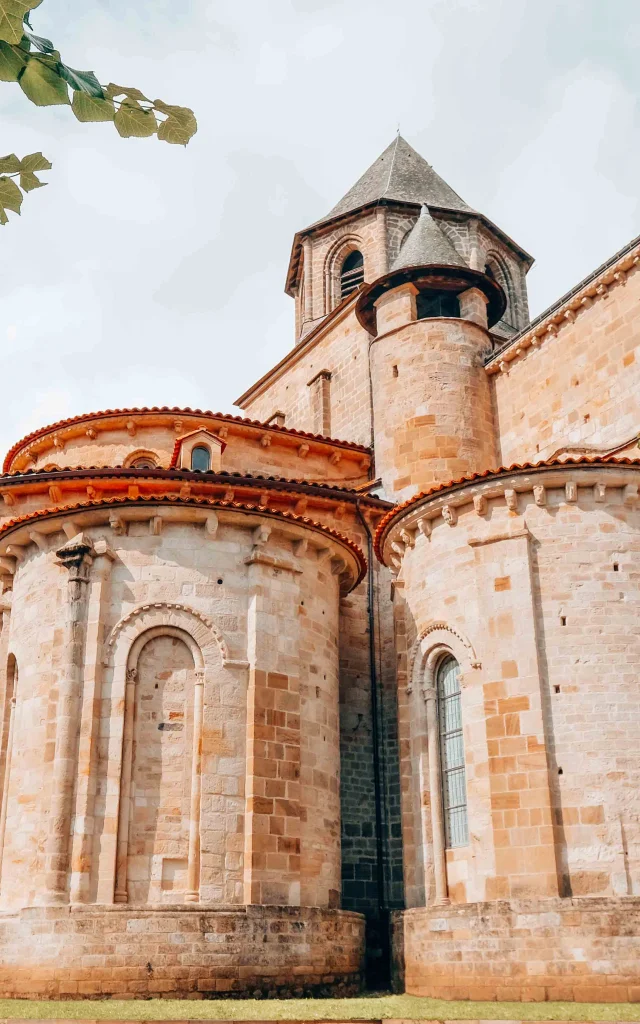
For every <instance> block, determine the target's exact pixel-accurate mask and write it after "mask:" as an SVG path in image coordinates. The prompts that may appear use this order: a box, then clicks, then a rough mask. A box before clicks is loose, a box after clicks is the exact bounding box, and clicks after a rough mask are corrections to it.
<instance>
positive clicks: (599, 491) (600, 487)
mask: <svg viewBox="0 0 640 1024" xmlns="http://www.w3.org/2000/svg"><path fill="white" fill-rule="evenodd" d="M593 500H594V501H597V502H598V503H602V502H603V501H606V500H607V485H606V484H603V483H602V481H600V480H598V481H597V483H595V484H594V485H593Z"/></svg>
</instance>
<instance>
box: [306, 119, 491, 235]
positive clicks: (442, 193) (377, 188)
mask: <svg viewBox="0 0 640 1024" xmlns="http://www.w3.org/2000/svg"><path fill="white" fill-rule="evenodd" d="M382 199H386V200H391V201H393V200H395V201H397V202H401V203H414V204H416V205H417V204H422V203H427V204H428V205H429V206H434V207H437V208H438V209H442V210H457V211H459V212H461V213H473V212H475V211H474V210H473V209H472V207H470V206H467V204H466V203H465V201H464V200H463V199H461V198H460V196H459V195H458V194H457V193H456V192H454V191H453V189H452V188H451V187H450V186H449V185H447V183H446V181H444V180H443V179H442V178H441V177H440V175H439V174H436V172H435V171H434V169H433V167H432V166H431V165H430V164H428V163H427V161H426V160H425V159H424V158H423V157H421V156H420V154H419V153H416V151H415V149H414V148H413V147H412V146H410V145H409V143H408V142H407V141H406V140H405V139H403V138H402V136H401V135H398V136H396V138H395V139H394V140H393V142H392V143H391V145H390V146H387V148H386V149H385V151H384V153H382V154H381V155H380V156H379V157H378V159H377V160H376V161H375V162H374V163H372V164H371V167H370V168H369V169H368V170H367V171H365V172H364V174H363V175H362V177H361V178H360V179H359V180H358V181H357V182H356V183H355V185H354V186H353V188H350V189H349V191H348V192H347V194H346V195H345V196H343V197H342V199H341V200H340V202H339V203H338V204H337V205H336V206H334V207H333V209H332V210H331V211H330V212H329V213H328V214H327V215H326V217H323V218H322V220H320V221H318V222H317V223H318V224H322V223H324V222H325V221H330V220H333V219H334V218H335V217H340V216H342V215H343V214H345V213H351V212H353V211H354V210H358V209H360V207H362V206H366V205H367V204H369V203H374V202H378V201H379V200H382Z"/></svg>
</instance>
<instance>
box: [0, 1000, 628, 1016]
mask: <svg viewBox="0 0 640 1024" xmlns="http://www.w3.org/2000/svg"><path fill="white" fill-rule="evenodd" d="M0 1018H21V1019H23V1020H28V1019H29V1018H31V1019H34V1018H37V1019H40V1020H42V1019H48V1020H55V1019H58V1020H59V1019H61V1018H74V1019H77V1020H82V1019H87V1018H88V1019H90V1020H114V1019H117V1020H132V1021H133V1020H135V1021H138V1020H140V1021H144V1020H147V1021H148V1020H172V1021H175V1020H243V1021H244V1020H283V1021H285V1020H300V1021H305V1020H308V1021H312V1020H343V1021H348V1020H380V1019H385V1018H387V1019H388V1018H396V1019H398V1018H400V1019H405V1020H441V1021H444V1020H447V1021H449V1020H469V1019H474V1020H478V1019H480V1020H533V1021H536V1020H558V1021H562V1020H569V1021H570V1020H573V1021H590V1020H592V1021H599V1020H605V1021H606V1020H611V1021H640V1003H472V1002H456V1003H453V1002H445V1001H443V1000H441V999H419V998H418V997H417V996H392V995H376V996H362V997H359V998H358V997H356V998H354V999H264V1000H263V999H213V1000H208V999H206V1000H192V999H187V1000H185V999H149V1000H116V999H109V1000H68V1001H66V1002H62V1001H60V1002H57V1001H56V1002H53V1001H49V1000H42V1001H37V1002H36V1001H35V1000H34V1001H32V1000H27V999H0Z"/></svg>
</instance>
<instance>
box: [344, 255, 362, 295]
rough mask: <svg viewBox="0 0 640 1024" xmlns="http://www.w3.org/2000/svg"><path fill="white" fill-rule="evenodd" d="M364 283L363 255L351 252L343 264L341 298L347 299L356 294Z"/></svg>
mask: <svg viewBox="0 0 640 1024" xmlns="http://www.w3.org/2000/svg"><path fill="white" fill-rule="evenodd" d="M363 281H364V260H363V258H362V253H361V252H358V250H357V249H355V250H354V251H353V252H350V253H349V255H348V256H347V258H346V260H345V261H344V263H343V264H342V270H341V271H340V298H341V299H346V297H347V295H351V292H355V290H356V288H359V287H360V285H361V284H362V282H363Z"/></svg>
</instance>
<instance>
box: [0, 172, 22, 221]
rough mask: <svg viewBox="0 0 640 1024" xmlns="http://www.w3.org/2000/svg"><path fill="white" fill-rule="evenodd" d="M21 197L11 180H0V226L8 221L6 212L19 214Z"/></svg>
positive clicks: (2, 178)
mask: <svg viewBox="0 0 640 1024" xmlns="http://www.w3.org/2000/svg"><path fill="white" fill-rule="evenodd" d="M22 200H23V195H22V192H21V191H20V189H19V188H18V186H17V185H16V183H15V181H13V179H12V178H4V177H1V178H0V224H6V223H7V221H8V220H9V218H8V216H7V210H11V212H12V213H17V214H19V213H20V207H21V206H22Z"/></svg>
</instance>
